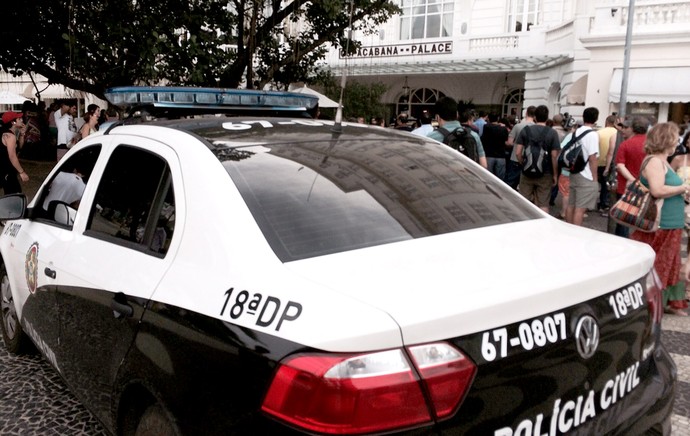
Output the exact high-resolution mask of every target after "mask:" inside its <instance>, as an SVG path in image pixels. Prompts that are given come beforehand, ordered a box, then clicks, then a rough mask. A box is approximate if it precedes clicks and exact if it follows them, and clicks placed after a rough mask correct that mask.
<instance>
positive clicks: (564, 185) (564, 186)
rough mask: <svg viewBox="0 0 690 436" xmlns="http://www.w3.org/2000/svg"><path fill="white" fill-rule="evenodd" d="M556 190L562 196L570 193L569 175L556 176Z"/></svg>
mask: <svg viewBox="0 0 690 436" xmlns="http://www.w3.org/2000/svg"><path fill="white" fill-rule="evenodd" d="M558 192H559V193H560V194H561V195H562V196H563V197H567V196H569V195H570V176H565V175H563V174H561V175H560V176H558Z"/></svg>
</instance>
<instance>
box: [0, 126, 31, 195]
mask: <svg viewBox="0 0 690 436" xmlns="http://www.w3.org/2000/svg"><path fill="white" fill-rule="evenodd" d="M25 129H26V126H25V125H24V120H23V119H22V114H21V113H19V112H5V113H4V114H2V128H1V129H0V130H1V131H2V145H3V146H2V147H0V182H2V188H3V190H4V192H5V195H7V194H15V193H19V192H22V187H21V185H20V184H19V180H18V179H17V176H19V178H20V179H21V180H22V182H28V181H29V175H28V174H26V171H24V170H23V169H22V165H21V163H20V162H19V158H18V157H17V148H18V144H21V142H22V140H23V136H24V131H25Z"/></svg>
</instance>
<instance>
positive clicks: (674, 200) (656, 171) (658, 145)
mask: <svg viewBox="0 0 690 436" xmlns="http://www.w3.org/2000/svg"><path fill="white" fill-rule="evenodd" d="M678 132H679V129H678V125H677V124H676V123H674V122H668V123H659V124H657V125H655V126H654V127H652V129H651V130H650V131H649V132H648V133H647V138H646V141H645V146H644V148H645V152H646V153H647V157H645V160H644V162H643V163H642V165H643V169H642V171H641V174H640V182H641V183H642V184H643V185H644V186H646V187H647V188H649V191H650V192H651V194H652V196H653V197H654V198H657V199H663V200H664V202H663V205H662V207H661V221H660V222H659V229H658V230H657V231H655V232H650V233H646V232H641V231H635V232H633V233H632V234H631V235H630V239H633V240H635V241H639V242H644V243H647V244H649V245H650V246H651V247H652V248H653V249H654V252H655V253H656V258H655V260H654V269H655V270H656V272H657V274H658V275H659V279H660V280H661V284H662V286H663V289H664V291H663V298H664V310H665V311H666V312H667V313H671V314H674V315H680V316H687V313H686V312H685V311H684V310H683V309H686V308H687V307H688V303H687V301H686V300H685V282H684V281H683V280H680V270H681V253H680V246H681V239H682V237H683V229H684V228H685V201H684V200H685V199H686V198H687V197H688V189H689V187H688V185H686V184H684V183H683V180H682V179H681V178H680V177H679V176H678V174H676V172H675V171H673V169H672V168H671V165H669V163H668V161H667V158H668V156H670V155H671V154H672V153H673V151H674V150H675V149H676V145H677V144H678Z"/></svg>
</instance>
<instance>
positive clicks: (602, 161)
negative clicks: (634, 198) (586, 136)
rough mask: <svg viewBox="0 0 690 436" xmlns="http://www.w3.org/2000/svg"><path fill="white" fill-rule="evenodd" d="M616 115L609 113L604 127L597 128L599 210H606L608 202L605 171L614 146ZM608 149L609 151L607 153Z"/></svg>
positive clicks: (609, 163) (616, 131)
mask: <svg viewBox="0 0 690 436" xmlns="http://www.w3.org/2000/svg"><path fill="white" fill-rule="evenodd" d="M615 126H616V116H615V115H609V116H608V117H606V121H604V128H602V129H599V130H597V135H598V136H599V157H598V158H597V179H598V180H599V202H598V203H597V209H599V211H600V212H608V210H609V207H610V204H609V188H608V185H607V183H606V182H607V177H606V174H608V172H607V171H606V170H607V168H608V167H609V165H611V160H612V159H613V149H614V148H615V146H616V135H617V134H618V130H616V127H615ZM609 151H610V153H609Z"/></svg>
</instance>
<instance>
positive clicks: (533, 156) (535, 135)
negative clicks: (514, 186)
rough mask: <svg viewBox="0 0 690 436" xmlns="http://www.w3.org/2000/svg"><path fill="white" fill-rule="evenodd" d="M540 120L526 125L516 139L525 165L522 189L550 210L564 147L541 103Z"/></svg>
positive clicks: (537, 116) (517, 152)
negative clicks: (552, 191)
mask: <svg viewBox="0 0 690 436" xmlns="http://www.w3.org/2000/svg"><path fill="white" fill-rule="evenodd" d="M534 119H535V121H536V124H533V125H529V126H525V127H524V128H523V129H522V130H521V131H520V134H519V135H518V137H517V139H516V141H515V156H516V157H517V159H518V163H519V164H520V166H521V167H522V175H521V176H520V185H519V191H520V193H521V194H522V195H524V196H525V198H527V199H528V200H530V201H531V202H532V203H534V204H536V205H537V206H538V207H540V208H541V209H542V210H543V211H545V212H549V197H550V196H551V188H552V187H553V186H556V185H557V184H558V166H557V164H556V160H557V158H558V152H559V150H560V149H561V143H560V141H559V140H558V133H557V132H556V131H555V130H554V129H553V128H552V127H549V126H547V125H546V120H548V119H549V109H548V108H547V107H546V106H544V105H541V106H537V108H536V109H535V110H534Z"/></svg>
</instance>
